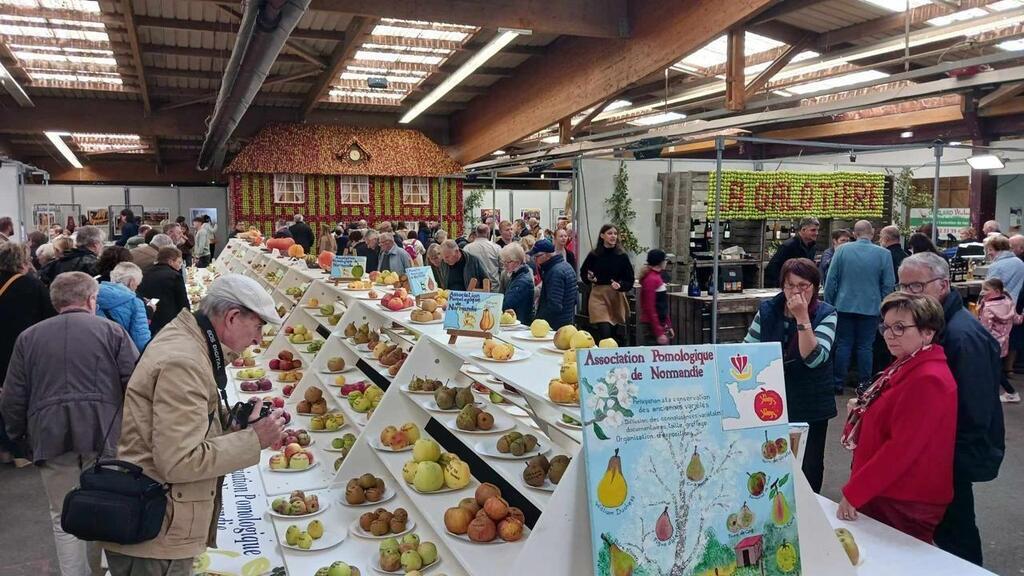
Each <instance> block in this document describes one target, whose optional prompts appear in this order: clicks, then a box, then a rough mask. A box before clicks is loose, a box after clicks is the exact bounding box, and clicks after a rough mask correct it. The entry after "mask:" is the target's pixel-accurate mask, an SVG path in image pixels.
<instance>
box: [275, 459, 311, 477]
mask: <svg viewBox="0 0 1024 576" xmlns="http://www.w3.org/2000/svg"><path fill="white" fill-rule="evenodd" d="M319 465H320V461H319V460H314V461H313V462H312V463H311V464H310V465H309V466H306V467H305V468H292V467H290V466H289V467H288V468H268V469H269V470H270V471H271V472H281V473H284V474H297V473H299V472H308V471H309V470H312V469H313V468H316V467H317V466H319Z"/></svg>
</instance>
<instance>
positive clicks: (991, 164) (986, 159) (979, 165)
mask: <svg viewBox="0 0 1024 576" xmlns="http://www.w3.org/2000/svg"><path fill="white" fill-rule="evenodd" d="M967 163H968V164H970V165H971V168H974V169H975V170H998V169H1000V168H1002V167H1003V166H1005V164H1003V159H1002V158H1000V157H999V156H996V155H995V154H979V155H977V156H971V157H970V158H968V159H967Z"/></svg>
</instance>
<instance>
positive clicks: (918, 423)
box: [837, 292, 957, 543]
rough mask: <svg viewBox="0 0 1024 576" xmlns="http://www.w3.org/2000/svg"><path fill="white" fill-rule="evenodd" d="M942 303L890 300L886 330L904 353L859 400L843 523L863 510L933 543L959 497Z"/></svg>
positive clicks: (899, 296)
mask: <svg viewBox="0 0 1024 576" xmlns="http://www.w3.org/2000/svg"><path fill="white" fill-rule="evenodd" d="M942 326H943V313H942V307H941V306H940V305H939V304H938V302H936V301H935V300H933V299H931V298H930V297H927V296H919V295H913V294H907V293H900V292H896V293H893V294H890V295H889V296H888V297H887V298H886V299H885V300H884V301H883V302H882V324H881V325H879V331H880V332H881V333H882V336H883V337H884V338H885V343H886V345H887V346H888V348H889V352H891V353H892V355H893V356H894V357H895V358H896V359H895V360H894V361H893V363H892V364H891V365H890V366H889V367H888V368H886V370H885V372H883V373H882V375H881V376H880V377H879V378H878V379H877V380H875V382H874V383H873V384H872V385H871V387H870V388H868V389H867V390H866V391H865V392H864V393H863V394H862V395H861V397H860V398H859V399H857V400H855V401H853V402H852V403H851V409H850V415H849V417H848V419H847V423H846V428H845V429H844V431H843V439H842V441H843V444H844V445H845V446H846V447H847V448H849V449H852V450H853V467H852V470H851V472H850V481H849V482H847V483H846V486H845V487H843V499H842V501H841V502H840V503H839V510H838V512H837V515H838V517H839V518H840V519H841V520H856V519H857V512H858V510H859V511H861V512H864V513H865V514H867V515H868V516H870V517H872V518H874V519H876V520H878V521H879V522H882V523H884V524H888V525H889V526H892V527H893V528H896V529H897V530H899V531H901V532H904V533H906V534H909V535H911V536H913V537H915V538H918V539H920V540H923V541H925V542H929V543H930V542H932V536H933V534H934V532H935V526H936V525H937V524H938V523H939V521H940V520H942V516H943V514H944V513H945V511H946V506H947V505H948V504H949V502H950V500H952V498H953V445H954V441H955V438H956V409H957V406H956V382H955V381H954V380H953V375H952V374H951V373H950V371H949V366H948V365H947V363H946V353H945V352H944V351H943V349H942V347H941V346H939V345H938V344H933V343H932V342H933V340H934V338H935V336H936V334H938V333H939V332H941V331H942Z"/></svg>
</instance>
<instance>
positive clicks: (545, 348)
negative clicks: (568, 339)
mask: <svg viewBox="0 0 1024 576" xmlns="http://www.w3.org/2000/svg"><path fill="white" fill-rule="evenodd" d="M552 340H554V338H552ZM538 350H540V351H542V352H547V353H549V354H564V353H566V352H568V350H561V349H559V348H556V347H555V345H554V344H542V345H541V346H540V348H538Z"/></svg>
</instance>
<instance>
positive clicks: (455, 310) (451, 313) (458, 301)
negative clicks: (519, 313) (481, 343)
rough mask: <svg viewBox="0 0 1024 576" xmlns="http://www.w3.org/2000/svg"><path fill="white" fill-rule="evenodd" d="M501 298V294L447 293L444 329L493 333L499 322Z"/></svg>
mask: <svg viewBox="0 0 1024 576" xmlns="http://www.w3.org/2000/svg"><path fill="white" fill-rule="evenodd" d="M503 298H504V296H503V295H502V294H494V293H492V292H461V291H458V290H453V291H451V292H449V293H448V309H447V310H446V311H445V313H444V329H445V330H461V331H466V332H493V331H494V329H495V328H496V327H497V326H498V322H499V321H500V320H501V304H502V299H503Z"/></svg>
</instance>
